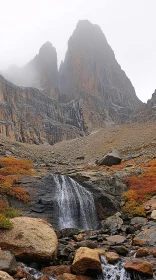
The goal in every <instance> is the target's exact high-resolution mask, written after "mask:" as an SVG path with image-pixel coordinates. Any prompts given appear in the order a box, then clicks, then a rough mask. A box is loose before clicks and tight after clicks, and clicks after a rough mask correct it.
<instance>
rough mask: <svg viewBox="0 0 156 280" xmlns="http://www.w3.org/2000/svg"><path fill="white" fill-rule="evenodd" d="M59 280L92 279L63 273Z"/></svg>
mask: <svg viewBox="0 0 156 280" xmlns="http://www.w3.org/2000/svg"><path fill="white" fill-rule="evenodd" d="M56 279H57V280H92V278H91V277H88V276H84V275H74V274H71V273H63V274H61V275H58V276H56Z"/></svg>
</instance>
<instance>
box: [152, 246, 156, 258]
mask: <svg viewBox="0 0 156 280" xmlns="http://www.w3.org/2000/svg"><path fill="white" fill-rule="evenodd" d="M152 255H153V257H154V258H156V248H154V249H153V250H152Z"/></svg>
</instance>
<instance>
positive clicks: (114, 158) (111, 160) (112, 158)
mask: <svg viewBox="0 0 156 280" xmlns="http://www.w3.org/2000/svg"><path fill="white" fill-rule="evenodd" d="M121 160H122V158H121V156H120V154H119V152H118V151H117V150H115V149H114V150H113V151H112V152H111V153H109V154H107V155H106V156H104V158H103V159H101V160H99V161H98V165H106V166H112V165H117V164H120V163H121Z"/></svg>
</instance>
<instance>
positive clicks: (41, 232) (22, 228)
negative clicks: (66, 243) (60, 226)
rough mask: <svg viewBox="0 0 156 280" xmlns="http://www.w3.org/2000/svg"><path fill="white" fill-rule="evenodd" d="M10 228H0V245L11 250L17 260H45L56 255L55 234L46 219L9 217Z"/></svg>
mask: <svg viewBox="0 0 156 280" xmlns="http://www.w3.org/2000/svg"><path fill="white" fill-rule="evenodd" d="M11 222H12V224H13V228H12V229H11V230H0V247H1V248H2V249H7V250H11V251H12V252H13V254H14V255H15V257H16V258H17V259H18V260H24V261H25V260H29V261H30V260H31V261H39V262H40V261H42V262H47V261H50V260H53V259H54V258H55V257H56V255H57V248H58V241H57V237H56V234H55V232H54V230H53V228H52V227H51V225H50V224H48V223H47V222H46V221H44V220H42V219H38V218H30V217H18V218H14V219H11Z"/></svg>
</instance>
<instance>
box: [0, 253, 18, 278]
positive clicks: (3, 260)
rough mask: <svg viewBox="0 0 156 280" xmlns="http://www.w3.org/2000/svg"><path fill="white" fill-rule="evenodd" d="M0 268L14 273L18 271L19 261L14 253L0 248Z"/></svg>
mask: <svg viewBox="0 0 156 280" xmlns="http://www.w3.org/2000/svg"><path fill="white" fill-rule="evenodd" d="M0 270H3V271H5V272H8V273H9V274H14V273H15V272H16V271H17V263H16V260H15V257H14V255H13V254H11V253H10V252H9V251H3V250H1V249H0Z"/></svg>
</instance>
